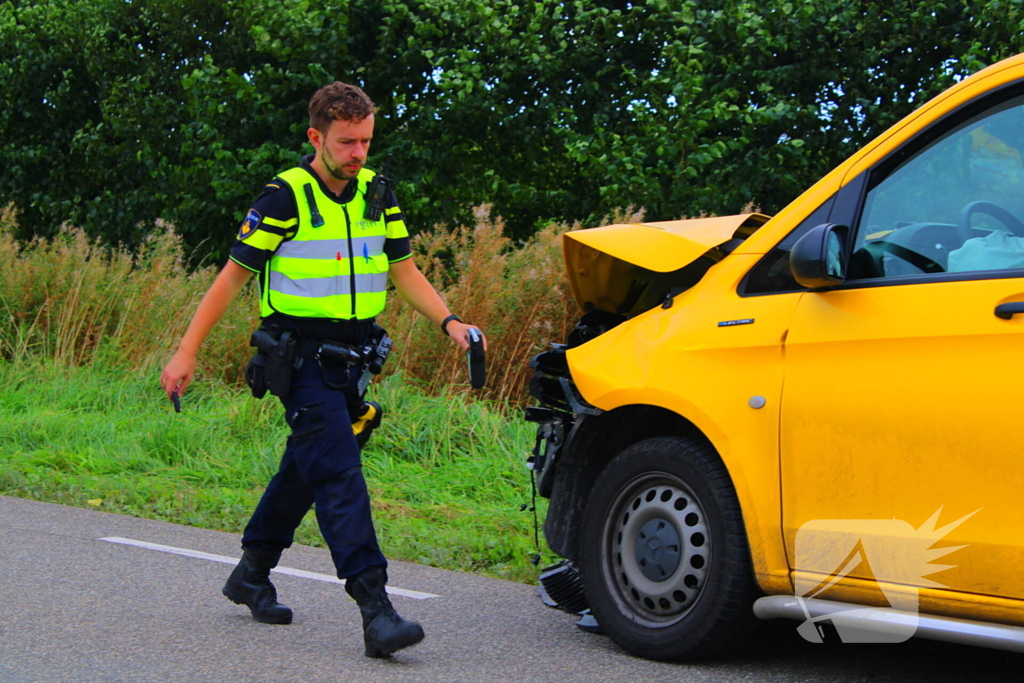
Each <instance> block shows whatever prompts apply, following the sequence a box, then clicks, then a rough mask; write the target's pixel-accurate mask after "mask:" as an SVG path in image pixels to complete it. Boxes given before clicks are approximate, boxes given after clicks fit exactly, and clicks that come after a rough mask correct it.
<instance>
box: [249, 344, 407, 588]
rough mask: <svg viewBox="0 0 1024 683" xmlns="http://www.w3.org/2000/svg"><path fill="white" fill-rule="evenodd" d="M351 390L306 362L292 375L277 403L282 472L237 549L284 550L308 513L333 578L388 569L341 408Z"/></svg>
mask: <svg viewBox="0 0 1024 683" xmlns="http://www.w3.org/2000/svg"><path fill="white" fill-rule="evenodd" d="M329 384H330V385H334V386H339V385H345V386H346V388H345V389H338V388H332V386H329ZM353 385H354V382H352V381H349V376H348V371H347V370H346V369H344V368H321V367H320V365H319V363H317V362H316V360H314V359H312V358H308V359H306V361H305V363H304V364H303V366H302V368H301V369H299V370H298V371H296V372H294V373H293V374H292V386H291V391H290V392H289V394H288V397H287V398H284V399H282V400H281V403H282V404H283V405H284V409H285V420H286V421H287V422H288V426H289V427H291V435H290V436H289V437H288V445H287V447H286V448H285V451H284V456H283V457H282V458H281V466H280V468H279V469H278V471H277V474H275V475H274V477H273V478H272V479H271V480H270V483H269V484H268V485H267V490H266V491H265V492H264V493H263V497H262V498H261V499H260V502H259V505H257V506H256V511H255V512H254V513H253V515H252V519H250V520H249V524H248V525H247V526H246V528H245V534H244V535H243V536H242V547H243V548H259V549H268V550H280V549H283V548H287V547H289V546H290V545H291V544H292V540H293V538H294V535H295V529H296V528H297V527H298V526H299V523H300V522H301V521H302V518H303V517H304V516H305V515H306V513H307V512H308V511H309V508H310V506H311V505H312V506H315V507H316V519H317V523H318V524H319V525H320V533H321V534H323V537H324V541H326V542H327V547H328V548H329V549H330V551H331V557H332V558H333V559H334V566H335V568H336V569H337V572H338V578H340V579H347V578H349V577H354V576H358V575H359V574H361V573H363V572H364V571H366V570H367V569H369V568H371V567H387V560H386V559H385V558H384V554H383V553H381V551H380V546H379V545H378V544H377V534H376V533H375V532H374V529H373V519H372V517H371V514H370V495H369V491H367V488H366V480H365V479H363V468H362V465H361V463H360V460H359V446H358V445H357V444H356V439H355V436H354V435H353V434H352V419H351V418H350V417H349V408H348V403H349V401H352V400H353V398H354V389H353V388H351V387H352V386H353Z"/></svg>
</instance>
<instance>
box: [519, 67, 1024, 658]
mask: <svg viewBox="0 0 1024 683" xmlns="http://www.w3.org/2000/svg"><path fill="white" fill-rule="evenodd" d="M564 251H565V262H566V267H567V269H568V275H569V280H570V282H571V285H572V290H573V293H574V294H575V297H576V299H577V300H578V302H579V305H580V307H581V309H582V311H583V312H584V313H583V316H582V318H581V320H580V322H579V325H578V326H577V327H576V329H575V330H574V331H573V332H572V334H571V335H570V338H569V339H568V340H567V343H566V344H564V345H562V344H559V345H553V347H552V349H551V350H550V351H547V352H545V353H542V354H540V355H539V356H537V357H536V358H534V359H533V361H532V366H533V368H534V369H535V376H534V379H533V381H532V384H531V393H532V395H533V396H534V397H535V398H536V399H538V400H539V401H540V406H538V407H534V408H529V409H527V419H529V420H531V421H533V422H536V423H538V435H537V436H538V438H537V446H536V448H535V449H534V453H533V457H532V458H531V459H530V464H531V467H532V468H533V470H534V472H535V475H536V478H537V486H538V490H539V492H540V494H541V495H543V496H545V497H548V498H550V506H549V509H548V513H547V517H546V520H545V524H544V531H545V535H546V537H547V541H548V544H549V545H550V547H551V548H552V549H553V550H554V551H555V552H556V553H558V554H559V555H561V556H562V557H564V558H566V562H564V563H563V564H561V565H558V566H556V567H555V568H552V569H550V570H548V571H547V572H545V575H544V577H542V584H543V585H544V587H545V588H546V589H547V592H548V593H549V594H550V595H551V598H552V599H553V600H554V601H555V602H557V603H559V604H561V605H563V606H565V605H566V604H572V605H574V607H573V611H582V610H585V609H589V610H590V614H591V615H592V617H593V618H594V619H596V622H597V624H598V625H599V627H600V628H601V629H603V631H604V632H605V633H607V634H608V635H610V636H611V637H612V638H613V639H614V640H615V641H616V642H617V643H618V644H619V645H621V646H622V647H623V648H625V649H626V650H628V651H629V652H632V653H634V654H636V655H640V656H643V657H649V658H653V659H666V660H679V659H686V658H692V657H700V656H706V655H709V654H712V653H717V652H720V651H722V650H723V649H726V648H728V647H730V646H732V645H735V644H736V643H738V642H741V638H742V636H743V635H744V634H745V633H746V632H747V631H748V629H749V628H750V627H751V624H752V623H753V622H754V621H755V615H756V616H757V617H761V618H776V617H788V618H794V619H798V620H802V621H803V622H804V625H803V626H801V627H800V628H801V631H800V632H801V634H802V635H804V637H807V638H808V639H811V640H815V639H818V640H820V639H821V638H822V637H823V636H822V634H823V633H825V629H824V628H822V625H823V622H830V623H831V624H832V626H833V627H834V628H835V632H837V633H838V635H839V637H841V638H842V639H843V640H847V641H854V640H856V641H857V642H892V641H894V640H900V639H905V638H907V637H910V636H919V637H926V638H937V639H940V640H947V641H952V642H965V643H973V644H977V645H983V646H990V647H996V648H1002V649H1008V650H1015V651H1024V571H1022V566H1024V505H1022V504H1021V500H1019V497H1024V467H1022V466H1021V459H1022V454H1024V448H1022V443H1024V437H1022V432H1021V430H1020V429H1019V427H1021V426H1022V424H1024V423H1021V422H1018V419H1019V418H1020V414H1021V410H1022V407H1024V362H1022V361H1024V55H1021V56H1017V57H1014V58H1011V59H1008V60H1006V61H1003V62H1000V63H998V64H995V65H994V66H991V67H989V68H987V69H985V70H984V71H981V72H979V73H977V74H975V75H974V76H972V77H971V78H968V79H966V80H964V81H962V82H960V83H958V84H957V85H956V86H954V87H953V88H951V89H949V90H948V91H946V92H945V93H943V94H942V95H940V96H938V97H936V98H935V99H934V100H932V101H930V102H928V103H927V104H926V105H924V106H923V107H921V108H920V109H918V110H917V111H916V112H914V113H913V114H911V115H910V116H908V117H907V118H905V119H904V120H902V121H901V122H899V123H898V124H897V125H895V126H893V127H892V128H891V129H890V130H888V131H887V132H886V133H884V134H883V135H882V136H880V137H879V138H878V139H877V140H875V141H874V142H872V143H870V144H869V145H867V146H866V147H865V148H863V149H862V150H861V151H859V152H858V153H857V154H855V155H854V156H853V157H851V158H850V159H849V160H847V161H846V162H845V163H843V164H842V165H841V166H839V167H838V168H836V169H835V170H834V171H832V172H831V173H830V174H828V175H827V176H826V177H825V178H823V179H822V180H821V181H819V182H818V183H817V184H816V185H814V186H813V187H811V188H810V189H809V190H807V191H806V192H805V193H804V194H803V195H801V196H800V197H799V198H798V199H797V200H796V201H794V202H793V203H792V204H790V205H789V206H788V207H786V208H785V209H784V210H782V211H781V212H780V213H779V214H778V215H776V216H774V217H771V218H769V217H768V216H763V215H758V214H749V215H741V216H728V217H720V218H705V219H699V220H687V221H670V222H663V223H643V224H633V225H611V226H606V227H602V228H596V229H592V230H583V231H578V232H571V233H568V234H566V235H565V238H564ZM830 633H831V632H830ZM833 635H834V634H833Z"/></svg>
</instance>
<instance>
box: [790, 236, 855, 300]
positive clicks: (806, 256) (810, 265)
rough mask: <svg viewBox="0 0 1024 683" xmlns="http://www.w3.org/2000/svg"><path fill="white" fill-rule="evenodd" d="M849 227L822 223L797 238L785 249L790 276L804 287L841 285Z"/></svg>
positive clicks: (844, 273) (844, 275)
mask: <svg viewBox="0 0 1024 683" xmlns="http://www.w3.org/2000/svg"><path fill="white" fill-rule="evenodd" d="M849 231H850V230H849V228H847V227H846V226H845V225H837V224H835V223H822V224H821V225H818V226H816V227H814V228H811V230H810V231H809V232H808V233H807V234H806V235H804V236H803V237H801V238H800V239H798V240H797V241H796V244H794V245H793V249H792V251H790V252H789V268H790V270H792V271H793V278H794V279H795V280H796V281H797V282H799V283H800V284H801V285H803V286H804V287H807V288H808V289H822V288H824V287H834V286H835V285H838V284H842V283H843V281H844V280H845V279H846V265H847V262H846V237H847V234H848V233H849Z"/></svg>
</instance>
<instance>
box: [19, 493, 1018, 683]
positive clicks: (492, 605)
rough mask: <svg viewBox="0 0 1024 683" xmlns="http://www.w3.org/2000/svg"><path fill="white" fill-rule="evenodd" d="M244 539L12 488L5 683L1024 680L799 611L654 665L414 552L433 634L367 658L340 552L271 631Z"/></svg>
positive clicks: (396, 571) (397, 573) (408, 609)
mask: <svg viewBox="0 0 1024 683" xmlns="http://www.w3.org/2000/svg"><path fill="white" fill-rule="evenodd" d="M100 539H124V540H114V541H111V540H100ZM128 541H131V542H143V543H148V544H156V545H159V546H165V547H167V548H174V549H180V550H185V551H195V552H196V553H198V555H196V556H188V555H181V554H175V553H172V552H168V551H167V550H162V549H154V548H152V547H143V546H138V545H130V544H127V542H128ZM238 542H239V539H238V537H237V536H235V535H232V534H225V533H220V532H215V531H206V530H202V529H194V528H191V527H182V526H176V525H172V524H165V523H162V522H154V521H149V520H142V519H135V518H132V517H125V516H121V515H113V514H108V513H104V512H98V511H94V510H87V509H79V508H71V507H64V506H59V505H50V504H45V503H37V502H33V501H26V500H19V499H14V498H5V497H2V496H0V683H63V682H68V683H108V682H110V683H114V682H116V683H145V682H149V681H153V682H160V683H169V682H175V681H180V682H182V683H206V682H217V683H220V682H225V683H227V682H231V683H245V682H249V681H252V682H257V681H258V682H261V683H293V682H294V683H300V682H301V683H317V682H319V681H324V682H330V683H347V682H364V681H382V682H388V681H416V682H417V683H434V682H437V683H463V682H466V683H468V682H475V681H481V682H488V683H490V682H500V683H534V682H537V683H542V682H552V683H553V682H555V681H558V682H559V683H563V682H564V683H571V682H575V681H580V682H585V683H595V682H603V681H643V682H644V683H655V682H659V681H672V682H673V683H683V682H689V681H758V682H761V681H773V682H774V681H787V682H788V681H872V682H875V681H933V682H941V681H975V680H976V681H1003V680H1005V681H1020V680H1022V679H1024V673H1022V671H1024V657H1022V656H1020V655H1012V654H1008V653H1003V652H997V651H992V650H983V649H976V648H968V647H962V646H953V645H947V644H940V643H934V642H928V641H916V640H912V641H910V642H907V643H903V644H900V645H841V644H840V645H834V646H829V645H812V644H810V643H806V642H804V641H803V640H801V639H800V637H799V636H798V635H797V633H796V622H788V621H785V622H773V623H771V624H767V625H765V628H764V629H762V630H761V631H760V632H758V634H757V635H756V636H755V638H753V639H752V641H751V642H750V643H749V644H747V645H746V646H745V647H744V650H743V652H742V653H741V654H739V655H737V656H735V657H733V658H731V659H727V660H721V661H710V662H699V663H691V664H665V663H659V662H649V661H645V660H641V659H636V658H634V657H631V656H629V655H627V654H625V653H624V652H623V651H622V650H620V649H619V648H618V647H617V646H616V645H615V644H614V643H612V642H611V641H610V640H609V639H608V638H606V637H604V636H599V635H593V634H589V633H583V632H581V631H579V630H578V629H576V628H575V627H574V622H575V618H574V617H573V616H572V615H569V614H565V613H563V612H560V611H558V610H554V609H550V608H548V607H545V606H544V605H543V603H542V602H541V601H540V599H539V598H538V597H537V594H536V590H535V588H533V587H531V586H526V585H522V584H517V583H511V582H508V581H499V580H495V579H487V578H483V577H479V576H473V575H468V574H459V573H456V572H450V571H446V570H442V569H436V568H432V567H424V566H420V565H414V564H407V563H400V562H395V563H392V566H391V568H390V570H389V573H390V575H391V579H392V580H391V583H392V585H393V586H394V587H397V588H401V589H405V590H406V591H412V592H415V593H429V594H432V595H435V596H437V597H425V596H422V595H416V594H415V593H410V595H413V597H408V596H406V595H402V594H396V595H394V596H393V597H392V602H393V603H394V604H395V607H396V608H397V609H398V610H399V612H401V613H402V614H403V615H404V616H406V617H408V618H412V619H415V620H418V621H420V622H421V623H422V624H423V625H424V628H425V630H426V632H427V637H426V639H425V640H424V641H423V642H422V643H421V644H420V645H418V646H416V647H414V648H410V649H408V650H404V651H402V652H399V653H398V654H397V655H396V656H395V657H394V658H393V659H392V660H390V661H381V660H371V659H367V658H365V657H363V655H362V639H361V633H360V623H359V614H358V610H357V609H356V607H355V604H354V603H353V602H352V601H351V600H350V599H349V598H348V596H347V595H346V594H345V592H344V589H343V588H342V586H341V585H340V584H337V583H330V582H327V581H324V580H322V579H323V577H326V576H330V575H331V569H332V567H331V561H330V556H329V554H328V552H327V551H326V550H324V549H318V548H309V547H302V546H297V547H294V548H292V549H290V550H288V551H286V553H285V555H284V557H283V559H282V566H283V567H285V568H290V569H296V570H300V571H299V572H297V574H299V575H295V574H275V578H274V582H275V584H276V585H277V587H278V591H279V593H280V595H281V599H282V601H283V602H285V604H287V605H289V606H290V607H292V608H293V609H294V610H295V621H294V623H293V624H291V625H289V626H271V625H266V624H259V623H256V622H254V621H253V620H252V619H251V617H250V616H249V613H248V610H246V609H245V608H244V607H239V606H236V605H234V604H232V603H230V602H229V601H228V600H227V599H225V598H224V597H223V596H221V594H220V588H221V586H222V585H223V582H224V579H225V578H226V576H227V574H228V573H229V572H230V570H231V566H230V565H229V564H226V563H225V562H230V561H233V558H236V557H237V556H238V553H239V547H238ZM211 556H212V557H211ZM218 558H222V559H218ZM302 572H308V573H310V574H313V575H314V576H308V575H302Z"/></svg>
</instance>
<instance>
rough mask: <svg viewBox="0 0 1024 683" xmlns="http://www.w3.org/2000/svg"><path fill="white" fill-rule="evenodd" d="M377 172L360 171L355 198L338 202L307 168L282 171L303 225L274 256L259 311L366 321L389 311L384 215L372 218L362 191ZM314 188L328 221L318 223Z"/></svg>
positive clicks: (283, 179)
mask: <svg viewBox="0 0 1024 683" xmlns="http://www.w3.org/2000/svg"><path fill="white" fill-rule="evenodd" d="M373 176H374V172H373V171H371V170H369V169H366V168H364V169H363V170H361V171H360V172H359V178H358V185H357V190H356V193H355V196H354V197H353V198H352V199H351V200H350V201H349V202H348V203H346V204H339V203H338V202H337V201H335V200H334V199H333V198H332V197H329V196H327V195H326V194H324V192H323V191H322V190H321V189H320V184H319V183H318V182H317V181H316V179H315V178H314V177H313V176H312V175H310V173H309V171H307V170H305V169H302V168H293V169H290V170H288V171H285V172H284V173H282V174H280V175H279V176H278V178H280V179H281V180H282V181H284V183H285V184H286V185H287V186H288V188H289V189H290V190H291V192H292V196H293V197H294V198H295V205H296V207H297V209H298V218H299V225H298V230H297V232H296V233H295V236H294V237H292V238H291V239H289V240H285V241H284V242H282V243H281V246H280V247H278V249H277V251H275V252H274V255H273V256H271V258H270V261H269V262H268V264H267V272H266V277H265V279H264V283H263V285H264V286H263V291H262V296H261V297H260V315H262V316H264V317H266V316H268V315H270V314H271V313H273V312H274V311H279V312H281V313H285V314H287V315H294V316H301V317H308V318H339V319H351V318H358V319H366V318H372V317H374V316H376V315H378V314H379V313H380V312H381V311H382V310H384V302H385V299H386V296H387V284H388V265H389V264H388V258H387V255H386V254H385V253H384V241H385V239H386V236H387V228H386V227H385V224H384V218H383V217H381V219H380V220H377V221H367V220H366V219H365V218H364V217H363V214H364V212H365V210H366V200H365V196H364V194H363V190H364V189H365V188H366V187H367V186H368V184H369V182H370V181H371V180H372V179H373ZM307 185H309V186H310V187H311V190H312V195H313V201H314V202H315V204H316V209H317V211H318V212H319V214H320V216H321V217H322V218H323V221H324V224H323V225H322V226H320V227H313V220H312V210H311V207H310V204H309V200H308V199H307V197H306V194H307V191H306V189H305V187H306V186H307Z"/></svg>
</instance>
